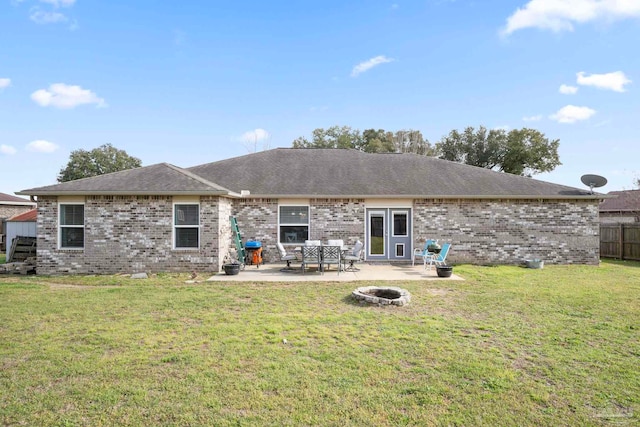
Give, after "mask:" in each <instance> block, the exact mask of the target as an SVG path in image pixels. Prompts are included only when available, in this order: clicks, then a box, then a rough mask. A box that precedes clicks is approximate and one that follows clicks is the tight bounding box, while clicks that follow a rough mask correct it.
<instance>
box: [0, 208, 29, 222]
mask: <svg viewBox="0 0 640 427" xmlns="http://www.w3.org/2000/svg"><path fill="white" fill-rule="evenodd" d="M34 207H35V206H15V205H0V218H5V219H7V218H11V217H12V216H14V215H17V214H21V213H23V212H28V211H30V210H31V209H33V208H34Z"/></svg>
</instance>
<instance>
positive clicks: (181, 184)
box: [19, 163, 232, 195]
mask: <svg viewBox="0 0 640 427" xmlns="http://www.w3.org/2000/svg"><path fill="white" fill-rule="evenodd" d="M178 193H179V194H232V193H231V192H230V191H229V190H227V189H226V188H223V187H220V186H219V185H217V184H215V183H213V182H209V181H207V180H206V179H203V178H201V177H199V176H196V175H194V174H193V173H191V172H189V171H187V170H185V169H182V168H179V167H177V166H173V165H170V164H168V163H158V164H156V165H151V166H145V167H140V168H135V169H128V170H124V171H120V172H113V173H109V174H105V175H99V176H93V177H90V178H83V179H78V180H75V181H68V182H62V183H60V184H55V185H49V186H46V187H39V188H32V189H29V190H23V191H21V192H20V193H19V194H30V195H58V194H69V195H73V194H96V195H97V194H112V195H117V194H127V195H145V194H156V195H162V194H167V195H168V194H178Z"/></svg>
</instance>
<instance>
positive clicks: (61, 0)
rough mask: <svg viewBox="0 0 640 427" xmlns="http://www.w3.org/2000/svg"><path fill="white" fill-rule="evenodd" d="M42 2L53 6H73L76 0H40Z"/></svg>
mask: <svg viewBox="0 0 640 427" xmlns="http://www.w3.org/2000/svg"><path fill="white" fill-rule="evenodd" d="M40 2H42V3H48V4H50V5H53V7H56V8H57V7H60V6H62V7H70V6H73V5H74V3H75V2H76V0H40Z"/></svg>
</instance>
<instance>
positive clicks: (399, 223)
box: [393, 212, 408, 237]
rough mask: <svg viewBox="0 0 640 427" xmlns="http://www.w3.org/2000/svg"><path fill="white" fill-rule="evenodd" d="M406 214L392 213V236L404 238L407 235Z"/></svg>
mask: <svg viewBox="0 0 640 427" xmlns="http://www.w3.org/2000/svg"><path fill="white" fill-rule="evenodd" d="M407 224H408V214H407V213H406V212H394V213H393V236H394V237H406V236H407V235H408V227H407Z"/></svg>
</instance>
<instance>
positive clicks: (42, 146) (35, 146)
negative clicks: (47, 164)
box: [27, 139, 58, 153]
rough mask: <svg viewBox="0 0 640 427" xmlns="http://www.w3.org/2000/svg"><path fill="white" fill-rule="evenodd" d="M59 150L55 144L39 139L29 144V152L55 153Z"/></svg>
mask: <svg viewBox="0 0 640 427" xmlns="http://www.w3.org/2000/svg"><path fill="white" fill-rule="evenodd" d="M57 149H58V146H57V145H56V144H54V143H53V142H49V141H45V140H44V139H38V140H36V141H31V142H30V143H28V144H27V150H28V151H33V152H35V153H53V152H54V151H56V150H57Z"/></svg>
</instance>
